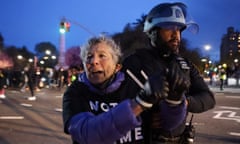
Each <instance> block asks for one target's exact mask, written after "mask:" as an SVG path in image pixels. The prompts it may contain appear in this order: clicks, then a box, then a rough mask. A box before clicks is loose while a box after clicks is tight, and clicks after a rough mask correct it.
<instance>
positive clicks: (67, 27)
mask: <svg viewBox="0 0 240 144" xmlns="http://www.w3.org/2000/svg"><path fill="white" fill-rule="evenodd" d="M65 30H66V31H67V32H69V31H70V22H65Z"/></svg>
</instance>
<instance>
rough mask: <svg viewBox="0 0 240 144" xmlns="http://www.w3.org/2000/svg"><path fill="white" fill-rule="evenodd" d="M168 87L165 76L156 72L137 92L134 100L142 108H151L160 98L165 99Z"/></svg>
mask: <svg viewBox="0 0 240 144" xmlns="http://www.w3.org/2000/svg"><path fill="white" fill-rule="evenodd" d="M168 92H169V88H168V82H167V80H166V77H165V76H164V75H162V74H158V75H155V76H152V77H150V78H149V79H148V80H147V81H146V83H145V85H144V88H143V89H142V90H141V91H140V92H139V93H138V95H137V96H136V98H135V100H136V102H137V103H138V104H140V105H141V106H142V107H144V108H151V107H152V106H153V105H154V104H156V103H158V102H159V101H160V100H162V99H165V98H166V97H167V95H168Z"/></svg>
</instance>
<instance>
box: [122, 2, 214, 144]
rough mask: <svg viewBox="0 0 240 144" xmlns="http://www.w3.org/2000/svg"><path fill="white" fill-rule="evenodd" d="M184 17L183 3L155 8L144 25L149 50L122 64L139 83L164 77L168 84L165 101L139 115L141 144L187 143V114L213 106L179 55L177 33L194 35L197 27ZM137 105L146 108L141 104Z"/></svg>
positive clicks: (210, 95)
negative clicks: (143, 126) (142, 130)
mask: <svg viewBox="0 0 240 144" xmlns="http://www.w3.org/2000/svg"><path fill="white" fill-rule="evenodd" d="M188 17H189V14H188V13H187V7H186V5H185V4H183V3H162V4H159V5H157V6H155V7H154V8H153V9H152V10H151V11H150V12H149V13H148V15H147V17H146V19H145V23H144V32H145V33H146V35H147V36H148V38H149V41H150V45H151V46H150V47H151V48H150V49H147V48H146V49H140V50H137V51H136V53H135V54H132V55H130V56H128V57H127V58H126V59H125V60H124V62H123V70H124V71H125V72H129V71H130V72H132V73H133V74H134V75H135V76H136V77H137V79H139V80H140V81H141V82H142V83H144V82H145V81H146V79H147V77H149V76H150V77H151V76H152V75H165V76H166V78H167V81H168V83H169V92H168V96H167V98H165V99H164V100H161V101H159V102H158V103H157V104H156V103H155V104H154V106H153V107H151V108H150V109H148V110H146V111H145V112H144V113H142V115H143V117H145V118H143V123H145V129H144V133H145V138H146V141H145V143H152V144H160V143H187V142H186V141H187V140H186V139H187V136H189V133H191V129H190V132H186V125H185V123H186V119H187V114H188V112H191V113H202V112H205V111H207V110H209V109H212V108H213V107H214V106H215V98H214V95H213V93H212V92H211V91H210V89H209V88H208V86H207V84H206V83H205V82H204V80H203V78H202V77H201V76H200V74H199V71H198V70H197V68H196V67H195V66H194V65H193V64H192V63H191V62H190V61H189V60H188V59H186V58H184V57H182V56H180V54H179V47H180V41H181V33H182V32H183V31H184V30H185V29H189V28H191V30H193V31H192V32H197V31H198V25H197V24H196V23H194V22H193V21H192V20H191V19H188ZM142 72H144V73H145V74H146V75H147V77H146V76H143V74H142ZM153 93H154V92H153ZM138 103H139V104H141V105H142V106H143V107H145V106H147V104H146V103H144V102H142V101H141V100H139V101H138ZM191 134H192V133H191Z"/></svg>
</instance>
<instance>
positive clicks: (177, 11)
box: [143, 2, 198, 34]
mask: <svg viewBox="0 0 240 144" xmlns="http://www.w3.org/2000/svg"><path fill="white" fill-rule="evenodd" d="M186 9H187V7H186V5H185V4H183V3H179V2H177V3H163V4H159V5H157V6H155V7H154V8H153V9H152V10H151V11H150V12H149V13H148V15H147V17H146V19H145V22H144V29H143V31H144V32H146V33H147V34H148V33H149V32H150V31H151V30H152V29H153V28H155V27H159V28H161V27H162V28H164V27H168V26H169V25H173V26H178V27H179V29H180V30H181V31H183V30H184V29H186V28H188V27H190V26H191V28H190V29H189V30H190V31H191V32H193V33H197V32H198V25H197V24H196V23H195V22H193V21H192V20H189V18H188V17H189V15H187V11H186Z"/></svg>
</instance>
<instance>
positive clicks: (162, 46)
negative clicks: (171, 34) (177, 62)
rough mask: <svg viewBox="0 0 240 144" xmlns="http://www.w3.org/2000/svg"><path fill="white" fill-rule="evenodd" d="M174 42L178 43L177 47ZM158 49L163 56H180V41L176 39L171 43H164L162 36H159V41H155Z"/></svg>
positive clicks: (171, 40)
mask: <svg viewBox="0 0 240 144" xmlns="http://www.w3.org/2000/svg"><path fill="white" fill-rule="evenodd" d="M174 41H178V44H177V45H173V44H172V43H173V42H174ZM155 45H156V48H157V50H158V52H159V53H160V54H161V55H163V56H164V55H166V56H169V55H171V54H178V53H179V47H180V41H179V40H176V39H175V38H172V39H170V40H169V41H164V40H163V39H162V37H161V36H159V35H158V36H157V40H156V41H155Z"/></svg>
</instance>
